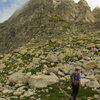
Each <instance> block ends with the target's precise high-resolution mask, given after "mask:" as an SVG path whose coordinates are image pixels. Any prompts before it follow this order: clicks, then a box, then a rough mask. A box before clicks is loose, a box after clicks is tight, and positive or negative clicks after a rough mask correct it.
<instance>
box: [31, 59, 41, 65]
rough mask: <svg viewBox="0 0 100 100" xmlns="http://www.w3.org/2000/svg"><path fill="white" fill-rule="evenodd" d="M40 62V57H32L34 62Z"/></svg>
mask: <svg viewBox="0 0 100 100" xmlns="http://www.w3.org/2000/svg"><path fill="white" fill-rule="evenodd" d="M39 62H40V58H33V59H32V63H33V64H39Z"/></svg>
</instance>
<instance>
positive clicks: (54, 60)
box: [47, 54, 58, 62]
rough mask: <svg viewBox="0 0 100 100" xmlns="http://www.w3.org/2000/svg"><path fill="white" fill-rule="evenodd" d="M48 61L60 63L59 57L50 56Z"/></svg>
mask: <svg viewBox="0 0 100 100" xmlns="http://www.w3.org/2000/svg"><path fill="white" fill-rule="evenodd" d="M47 60H48V61H50V62H58V57H57V55H53V54H52V55H48V56H47Z"/></svg>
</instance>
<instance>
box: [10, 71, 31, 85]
mask: <svg viewBox="0 0 100 100" xmlns="http://www.w3.org/2000/svg"><path fill="white" fill-rule="evenodd" d="M28 79H29V76H28V75H25V74H24V73H22V72H16V73H14V74H12V75H10V76H9V82H12V83H27V82H28Z"/></svg>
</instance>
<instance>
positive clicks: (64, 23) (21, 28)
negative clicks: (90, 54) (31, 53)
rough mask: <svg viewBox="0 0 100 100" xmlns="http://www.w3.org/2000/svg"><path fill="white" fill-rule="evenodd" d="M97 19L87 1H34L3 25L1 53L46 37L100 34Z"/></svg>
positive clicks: (0, 32) (0, 31)
mask: <svg viewBox="0 0 100 100" xmlns="http://www.w3.org/2000/svg"><path fill="white" fill-rule="evenodd" d="M95 17H96V14H95V16H94V15H93V13H92V12H91V10H90V7H89V6H88V4H87V2H86V1H85V0H80V1H79V3H75V2H74V1H73V0H30V1H29V2H28V3H26V4H25V5H24V6H23V7H22V8H20V9H18V10H17V11H16V12H15V13H14V14H13V15H12V16H11V18H10V19H9V20H7V21H5V22H4V23H2V24H0V52H1V53H8V52H10V51H12V50H14V49H16V48H17V47H20V46H23V45H24V44H26V43H28V42H29V41H30V40H31V39H32V38H36V37H39V36H40V37H41V36H43V34H44V35H45V34H59V33H65V32H70V33H81V32H83V31H84V33H86V32H87V31H97V30H99V29H100V27H99V26H100V23H99V22H98V21H97V19H96V20H95ZM98 17H99V16H98ZM96 18H97V17H96ZM98 19H99V18H98ZM83 27H84V28H83Z"/></svg>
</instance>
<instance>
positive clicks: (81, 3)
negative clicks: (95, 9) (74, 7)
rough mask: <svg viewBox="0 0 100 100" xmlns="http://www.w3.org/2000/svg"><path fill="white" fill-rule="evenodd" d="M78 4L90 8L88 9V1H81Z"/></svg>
mask: <svg viewBox="0 0 100 100" xmlns="http://www.w3.org/2000/svg"><path fill="white" fill-rule="evenodd" d="M78 4H79V5H83V6H88V7H89V5H88V3H87V1H86V0H80V1H79V2H78Z"/></svg>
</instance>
